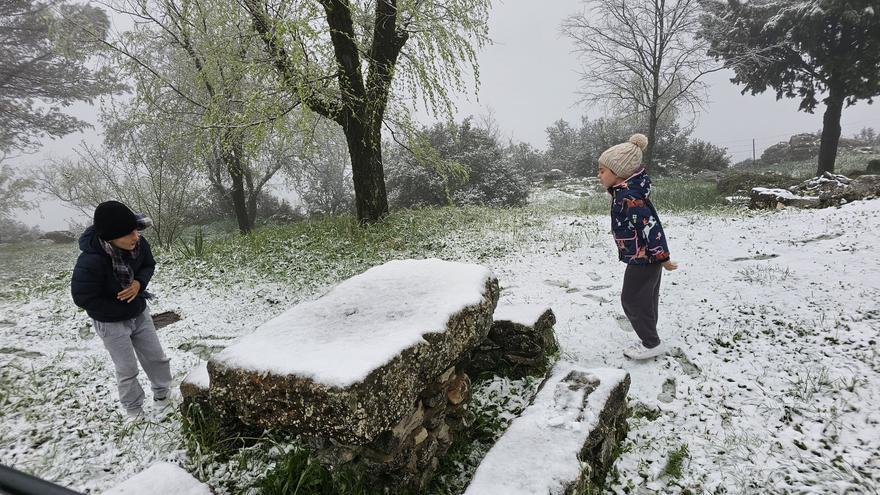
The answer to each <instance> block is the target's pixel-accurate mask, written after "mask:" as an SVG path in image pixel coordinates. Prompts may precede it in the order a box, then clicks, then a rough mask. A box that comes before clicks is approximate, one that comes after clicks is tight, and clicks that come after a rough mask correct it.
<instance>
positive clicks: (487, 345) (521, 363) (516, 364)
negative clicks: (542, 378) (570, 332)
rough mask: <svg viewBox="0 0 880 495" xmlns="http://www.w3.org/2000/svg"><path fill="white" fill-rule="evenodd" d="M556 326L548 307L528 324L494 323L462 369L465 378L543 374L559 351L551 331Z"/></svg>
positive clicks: (508, 321) (500, 320)
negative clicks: (465, 375) (465, 374)
mask: <svg viewBox="0 0 880 495" xmlns="http://www.w3.org/2000/svg"><path fill="white" fill-rule="evenodd" d="M555 324H556V315H554V314H553V311H552V310H551V309H549V308H548V309H546V310H545V311H544V312H543V313H541V314H540V315H539V316H538V317H537V320H535V321H534V322H529V324H525V323H524V322H521V321H511V320H509V319H498V320H495V321H494V322H493V323H492V329H491V330H490V331H489V335H488V336H487V337H486V340H484V341H483V342H481V343H480V345H479V346H478V347H477V348H476V349H474V351H473V352H472V353H471V356H470V358H469V360H468V362H467V364H466V366H465V369H466V371H467V373H468V375H470V376H474V377H476V376H479V375H480V374H485V373H491V374H495V375H500V376H508V377H511V378H521V377H523V376H526V375H533V376H535V375H543V374H544V373H546V371H547V369H548V368H549V366H550V364H551V358H552V356H553V355H554V354H556V353H557V352H558V351H559V344H558V342H557V341H556V334H555V333H554V331H553V325H555Z"/></svg>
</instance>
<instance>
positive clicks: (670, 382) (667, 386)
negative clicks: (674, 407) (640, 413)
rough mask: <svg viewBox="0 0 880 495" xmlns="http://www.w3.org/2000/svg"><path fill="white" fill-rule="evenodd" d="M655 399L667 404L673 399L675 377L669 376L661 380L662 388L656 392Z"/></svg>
mask: <svg viewBox="0 0 880 495" xmlns="http://www.w3.org/2000/svg"><path fill="white" fill-rule="evenodd" d="M657 400H659V401H660V402H663V403H664V404H669V403H670V402H672V401H673V400H675V378H674V377H671V376H670V377H669V378H667V379H666V381H664V382H663V390H662V391H661V392H660V393H659V394H657Z"/></svg>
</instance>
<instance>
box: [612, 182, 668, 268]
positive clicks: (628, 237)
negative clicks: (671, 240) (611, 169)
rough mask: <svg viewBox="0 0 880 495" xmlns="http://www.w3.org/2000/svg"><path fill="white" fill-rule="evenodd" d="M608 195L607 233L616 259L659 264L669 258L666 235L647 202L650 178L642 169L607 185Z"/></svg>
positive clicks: (652, 206)
mask: <svg viewBox="0 0 880 495" xmlns="http://www.w3.org/2000/svg"><path fill="white" fill-rule="evenodd" d="M608 192H609V193H610V194H611V196H612V199H611V232H612V233H613V234H614V242H615V243H616V244H617V250H618V254H619V256H620V261H623V262H624V263H629V264H630V265H647V264H650V263H663V262H664V261H667V260H668V259H669V248H668V247H667V246H666V235H665V234H664V233H663V226H662V225H660V218H659V217H658V216H657V211H656V210H655V209H654V205H653V204H651V200H650V199H649V196H650V195H651V178H650V177H648V174H647V173H645V169H641V170H639V171H638V172H636V173H635V174H634V175H633V176H632V177H630V178H629V179H626V180H625V181H624V182H621V183H620V184H617V185H616V186H612V187H609V188H608Z"/></svg>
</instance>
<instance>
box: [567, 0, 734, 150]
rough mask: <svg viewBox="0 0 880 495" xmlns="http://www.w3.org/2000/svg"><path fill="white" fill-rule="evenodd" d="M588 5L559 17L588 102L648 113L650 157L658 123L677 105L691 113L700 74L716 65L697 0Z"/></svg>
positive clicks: (701, 89)
mask: <svg viewBox="0 0 880 495" xmlns="http://www.w3.org/2000/svg"><path fill="white" fill-rule="evenodd" d="M585 5H586V6H588V7H589V10H585V12H583V13H581V14H578V15H573V16H571V17H569V18H568V19H566V20H565V21H564V23H563V27H562V29H563V32H564V33H565V34H567V35H568V36H569V37H571V39H572V40H573V41H574V43H575V46H576V49H575V51H576V52H577V53H578V54H580V56H581V58H582V60H583V64H584V65H583V69H582V74H581V75H582V79H583V82H584V97H585V99H586V100H587V101H590V102H593V103H596V102H600V103H605V104H608V105H609V106H611V107H612V108H613V109H614V110H616V111H619V112H623V113H624V115H625V116H629V115H634V114H641V115H643V116H644V117H645V120H647V124H648V129H647V135H648V148H647V149H646V150H645V158H644V163H645V165H646V166H650V165H651V162H652V161H653V157H654V145H655V141H656V134H657V124H658V122H659V121H660V120H661V119H663V118H669V117H670V114H673V113H675V112H676V111H689V112H690V113H691V115H696V113H697V111H698V109H699V108H700V107H701V106H702V103H703V101H704V100H705V94H706V90H705V84H704V83H703V82H702V81H701V78H702V77H703V76H705V75H706V74H709V73H711V72H715V71H717V70H720V69H721V66H720V65H719V64H712V63H711V59H709V58H708V57H707V56H706V51H707V49H708V46H707V44H706V42H705V41H703V40H701V39H698V38H697V37H696V33H697V32H698V31H699V28H700V24H699V14H700V6H699V4H698V2H697V0H637V1H627V0H586V1H585Z"/></svg>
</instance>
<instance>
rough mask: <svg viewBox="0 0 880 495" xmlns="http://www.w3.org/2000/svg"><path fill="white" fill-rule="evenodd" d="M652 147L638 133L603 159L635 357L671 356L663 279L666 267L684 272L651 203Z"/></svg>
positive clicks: (601, 173)
mask: <svg viewBox="0 0 880 495" xmlns="http://www.w3.org/2000/svg"><path fill="white" fill-rule="evenodd" d="M647 145H648V138H646V137H645V136H644V135H642V134H635V135H633V136H632V137H631V138H629V141H628V142H626V143H621V144H618V145H615V146H612V147H611V148H609V149H607V150H605V152H604V153H602V155H601V156H600V157H599V175H598V178H599V182H601V183H602V186H603V187H605V188H606V189H607V190H608V193H609V194H611V232H612V234H613V235H614V242H615V243H616V244H617V251H618V256H619V257H620V261H622V262H624V263H626V264H627V266H626V272H625V273H624V276H623V290H622V291H621V293H620V302H621V304H622V305H623V312H624V313H625V314H626V317H627V318H628V319H629V321H630V323H631V324H632V326H633V329H635V331H636V334H637V335H638V336H639V339H640V341H641V342H639V343H638V344H636V345H635V346H633V347H631V348H628V349H626V350H625V351H623V354H624V355H625V356H626V357H628V358H630V359H648V358H652V357H654V356H659V355H661V354H663V353H664V352H666V348H665V346H664V344H663V342H661V340H660V337H659V336H658V335H657V313H658V307H659V304H660V276H661V274H662V271H663V268H665V269H666V270H670V271H671V270H675V269H676V268H678V265H677V264H675V263H674V262H672V261H671V260H670V259H669V248H668V247H667V245H666V235H665V234H664V233H663V226H662V225H661V224H660V218H659V217H658V216H657V211H656V210H655V209H654V205H653V204H651V200H650V195H651V179H650V178H649V177H648V174H647V173H645V169H644V167H642V165H641V163H642V151H643V150H644V149H645V147H647ZM661 267H662V268H661Z"/></svg>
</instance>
